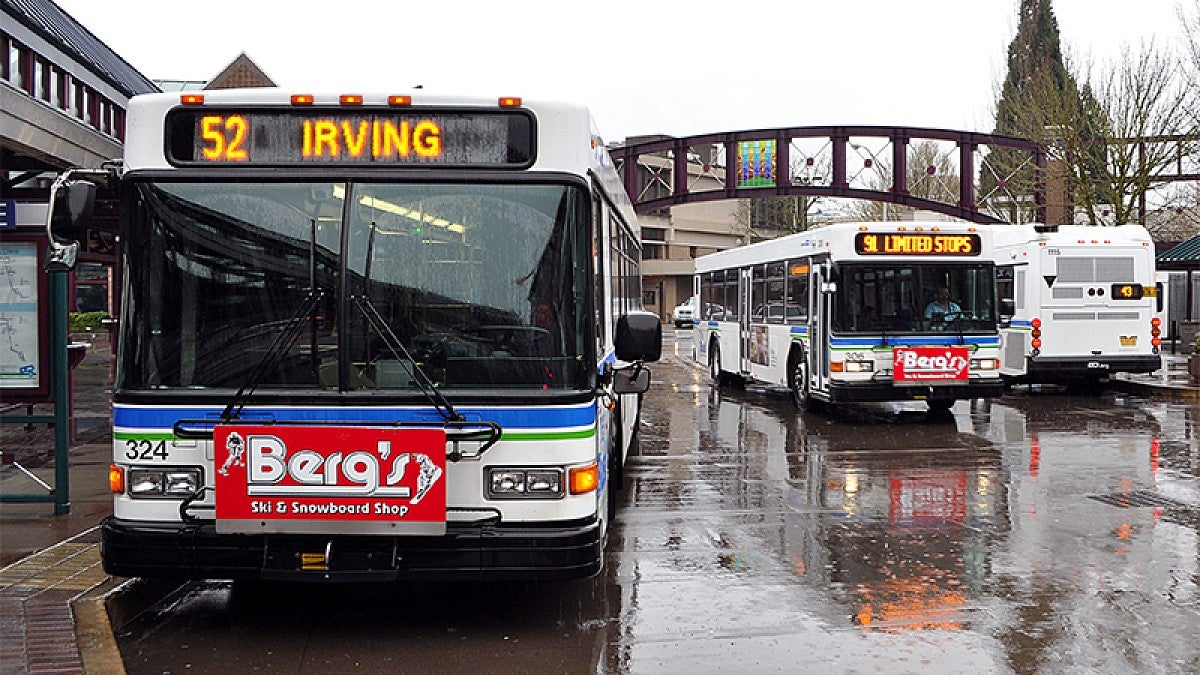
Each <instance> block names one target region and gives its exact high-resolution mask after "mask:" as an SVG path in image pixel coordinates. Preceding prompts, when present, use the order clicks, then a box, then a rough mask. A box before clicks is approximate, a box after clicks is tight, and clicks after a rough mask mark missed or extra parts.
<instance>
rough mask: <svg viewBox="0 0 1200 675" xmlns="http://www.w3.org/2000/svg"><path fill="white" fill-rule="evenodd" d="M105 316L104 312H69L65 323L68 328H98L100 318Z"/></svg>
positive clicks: (100, 325) (100, 326)
mask: <svg viewBox="0 0 1200 675" xmlns="http://www.w3.org/2000/svg"><path fill="white" fill-rule="evenodd" d="M106 316H108V314H107V313H106V312H71V313H70V314H69V315H68V317H67V320H68V324H67V325H68V328H70V330H100V328H102V324H101V323H100V320H101V319H103V318H105V317H106Z"/></svg>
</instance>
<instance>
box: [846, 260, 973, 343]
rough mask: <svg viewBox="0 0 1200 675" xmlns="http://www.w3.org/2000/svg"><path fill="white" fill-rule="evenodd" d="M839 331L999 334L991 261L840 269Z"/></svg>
mask: <svg viewBox="0 0 1200 675" xmlns="http://www.w3.org/2000/svg"><path fill="white" fill-rule="evenodd" d="M837 278H838V287H837V295H836V298H837V299H836V302H835V307H834V312H833V321H832V328H833V331H834V332H836V333H872V334H879V333H891V334H916V333H928V332H932V333H939V332H951V333H979V332H995V331H996V289H995V281H994V269H993V266H992V265H991V264H990V263H986V264H978V265H954V266H950V265H920V264H916V265H858V264H845V265H841V266H840V267H839V271H838V277H837Z"/></svg>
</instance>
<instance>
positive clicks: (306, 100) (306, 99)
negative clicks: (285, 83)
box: [292, 94, 313, 105]
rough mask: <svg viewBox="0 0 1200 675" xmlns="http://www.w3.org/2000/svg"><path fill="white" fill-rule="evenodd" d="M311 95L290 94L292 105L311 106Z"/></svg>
mask: <svg viewBox="0 0 1200 675" xmlns="http://www.w3.org/2000/svg"><path fill="white" fill-rule="evenodd" d="M312 104H313V95H312V94H292V105H312Z"/></svg>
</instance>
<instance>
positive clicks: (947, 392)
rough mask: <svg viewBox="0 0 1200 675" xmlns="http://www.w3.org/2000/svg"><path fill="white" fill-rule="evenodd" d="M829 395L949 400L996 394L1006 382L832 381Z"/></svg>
mask: <svg viewBox="0 0 1200 675" xmlns="http://www.w3.org/2000/svg"><path fill="white" fill-rule="evenodd" d="M829 394H830V398H831V399H832V400H833V401H834V402H836V403H841V402H845V403H854V402H859V403H863V402H881V401H904V400H909V401H930V400H933V401H950V400H960V399H972V398H993V397H997V396H1003V395H1004V383H1003V381H1001V380H1000V379H999V378H996V379H991V380H982V381H981V380H973V381H970V382H969V383H968V384H939V385H930V386H906V385H893V384H892V383H891V382H890V381H888V382H886V383H882V382H863V383H846V382H831V383H830V384H829Z"/></svg>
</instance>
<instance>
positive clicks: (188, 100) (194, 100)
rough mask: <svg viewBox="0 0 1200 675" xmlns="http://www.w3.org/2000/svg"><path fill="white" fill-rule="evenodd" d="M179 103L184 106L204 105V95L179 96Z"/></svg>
mask: <svg viewBox="0 0 1200 675" xmlns="http://www.w3.org/2000/svg"><path fill="white" fill-rule="evenodd" d="M179 102H180V103H182V104H184V105H201V104H202V103H204V94H180V95H179Z"/></svg>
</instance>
